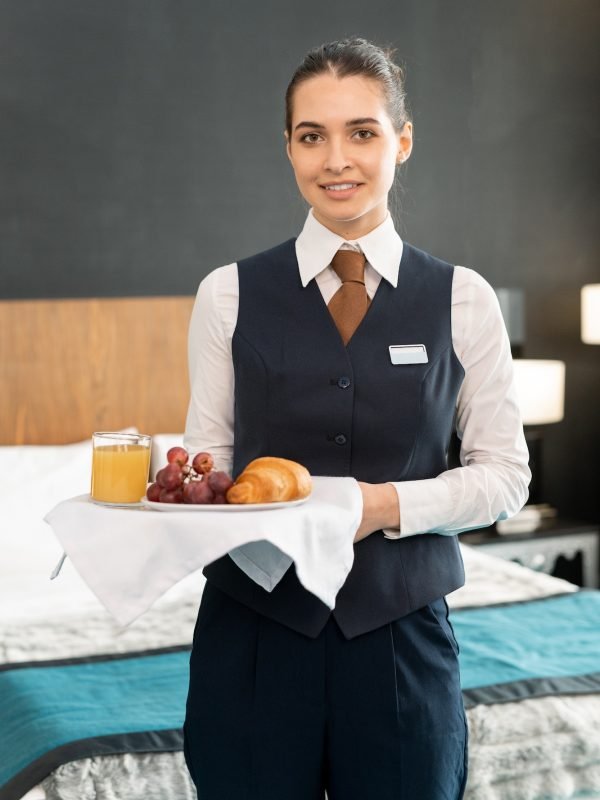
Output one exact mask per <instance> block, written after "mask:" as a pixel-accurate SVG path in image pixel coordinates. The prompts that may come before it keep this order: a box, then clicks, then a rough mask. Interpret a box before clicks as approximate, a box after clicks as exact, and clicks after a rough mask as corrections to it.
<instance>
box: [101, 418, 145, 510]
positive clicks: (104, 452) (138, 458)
mask: <svg viewBox="0 0 600 800" xmlns="http://www.w3.org/2000/svg"><path fill="white" fill-rule="evenodd" d="M151 442H152V437H151V436H148V435H146V434H144V433H118V432H110V431H101V432H98V433H94V434H93V435H92V444H93V452H92V490H91V495H92V500H93V501H94V502H95V503H101V504H102V505H109V506H127V505H133V504H139V502H140V500H141V498H142V496H143V495H144V494H145V493H146V487H147V485H148V472H149V470H150V444H151Z"/></svg>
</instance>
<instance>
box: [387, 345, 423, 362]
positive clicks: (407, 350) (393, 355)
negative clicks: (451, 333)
mask: <svg viewBox="0 0 600 800" xmlns="http://www.w3.org/2000/svg"><path fill="white" fill-rule="evenodd" d="M389 349H390V360H391V362H392V364H427V362H428V361H429V359H428V358H427V348H426V347H425V345H424V344H391V345H390V348H389Z"/></svg>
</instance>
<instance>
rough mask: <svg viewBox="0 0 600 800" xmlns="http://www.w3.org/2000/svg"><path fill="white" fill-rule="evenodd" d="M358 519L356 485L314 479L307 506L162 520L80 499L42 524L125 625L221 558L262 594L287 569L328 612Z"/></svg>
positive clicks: (161, 514) (348, 563)
mask: <svg viewBox="0 0 600 800" xmlns="http://www.w3.org/2000/svg"><path fill="white" fill-rule="evenodd" d="M361 517H362V494H361V491H360V488H359V486H358V484H357V482H356V481H355V480H354V478H333V477H325V476H314V477H313V491H312V494H311V496H310V497H309V498H308V500H307V501H306V502H305V503H303V504H301V505H297V506H290V507H287V508H273V509H269V510H265V511H258V510H257V511H252V510H248V511H246V510H243V511H237V510H236V511H220V510H212V509H211V510H202V511H193V510H190V511H178V512H168V511H154V510H150V509H147V508H131V509H127V508H110V507H107V506H100V505H97V504H96V503H93V502H92V501H91V500H90V498H89V496H88V495H81V496H79V497H73V498H71V499H69V500H65V501H64V502H62V503H59V504H58V505H57V506H56V507H55V508H53V509H52V511H50V512H49V513H48V514H47V515H46V517H45V520H46V522H47V523H48V524H49V525H50V526H51V528H52V530H53V531H54V533H55V535H56V536H57V538H58V540H59V541H60V543H61V544H62V546H63V549H64V551H65V553H66V554H67V555H68V556H69V558H70V559H71V561H72V562H73V565H74V567H75V569H76V570H77V571H78V572H79V574H80V575H81V577H82V578H83V580H84V581H85V582H86V583H87V585H88V586H89V588H90V589H91V590H92V591H93V592H94V594H95V595H96V596H97V597H98V599H99V600H100V602H101V603H102V604H103V605H104V606H105V608H106V609H107V610H108V611H109V613H110V614H111V615H112V616H113V617H115V619H116V620H117V621H118V622H119V623H120V624H121V625H128V624H129V623H131V622H133V620H135V619H136V618H137V617H139V616H140V615H141V614H143V613H144V611H147V610H148V608H150V606H151V605H152V604H153V603H154V602H155V601H156V600H157V599H158V598H159V597H160V596H161V595H163V594H164V593H165V592H166V591H167V589H169V588H170V587H171V586H173V585H174V584H176V583H178V582H179V581H180V580H182V579H183V578H185V577H186V575H189V574H190V573H191V572H195V571H196V570H198V569H201V568H202V567H204V566H206V564H210V563H211V562H212V561H215V560H216V559H218V558H220V557H221V556H223V555H225V554H226V553H231V555H232V557H233V558H234V561H236V563H237V564H239V565H240V566H242V565H243V566H242V568H243V569H244V571H246V572H247V574H250V575H251V577H253V579H254V580H256V581H257V582H258V583H259V584H260V585H261V586H263V588H265V589H266V590H267V591H271V590H272V589H273V588H274V586H276V585H277V583H278V582H279V580H281V578H282V577H283V575H284V574H285V572H286V571H287V569H288V568H289V567H290V565H291V564H292V562H293V563H294V564H295V566H296V572H297V575H298V580H299V581H300V583H301V584H302V585H303V586H304V587H305V589H307V590H308V591H309V592H312V593H313V594H314V595H316V597H318V598H319V599H320V600H321V601H322V602H323V603H325V604H326V605H327V606H328V607H329V608H334V607H335V598H336V595H337V593H338V591H339V590H340V589H341V587H342V586H343V584H344V581H345V580H346V577H347V576H348V573H349V572H350V569H351V567H352V563H353V561H354V546H353V540H354V535H355V533H356V531H357V529H358V526H359V525H360V521H361Z"/></svg>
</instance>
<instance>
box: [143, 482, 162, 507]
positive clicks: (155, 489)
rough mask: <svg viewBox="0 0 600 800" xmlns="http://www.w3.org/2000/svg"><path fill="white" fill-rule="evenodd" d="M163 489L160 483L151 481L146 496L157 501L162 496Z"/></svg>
mask: <svg viewBox="0 0 600 800" xmlns="http://www.w3.org/2000/svg"><path fill="white" fill-rule="evenodd" d="M161 491H162V489H161V488H160V486H159V485H158V483H151V484H150V486H149V487H148V488H147V489H146V497H147V498H148V500H152V501H153V502H154V503H156V502H157V501H158V499H159V497H160V493H161Z"/></svg>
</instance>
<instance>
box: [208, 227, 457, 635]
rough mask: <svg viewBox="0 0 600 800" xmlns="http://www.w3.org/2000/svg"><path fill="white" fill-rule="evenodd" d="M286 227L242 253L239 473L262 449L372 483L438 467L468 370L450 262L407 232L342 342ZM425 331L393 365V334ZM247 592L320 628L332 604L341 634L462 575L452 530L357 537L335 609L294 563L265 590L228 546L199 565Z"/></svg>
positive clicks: (392, 615) (231, 589)
mask: <svg viewBox="0 0 600 800" xmlns="http://www.w3.org/2000/svg"><path fill="white" fill-rule="evenodd" d="M294 242H295V240H294V239H290V240H289V241H287V242H284V243H283V244H281V245H278V246H277V247H274V248H272V249H271V250H268V251H266V252H263V253H259V254H258V255H255V256H252V257H251V258H247V259H244V260H243V261H240V262H239V264H238V274H239V291H240V299H239V312H238V320H237V326H236V329H235V333H234V336H233V342H232V352H233V366H234V372H235V419H234V433H235V440H234V460H233V475H234V477H236V476H237V475H239V473H240V472H241V471H242V469H243V468H244V467H245V465H246V464H248V463H249V462H250V461H251V460H252V459H254V458H257V457H259V456H264V455H270V456H280V457H283V458H290V459H293V460H294V461H299V462H300V463H301V464H304V465H305V466H306V467H307V468H308V469H309V471H310V472H311V473H312V474H313V475H339V476H353V477H354V478H356V479H357V480H361V481H367V482H369V483H383V482H385V481H406V480H419V479H423V478H432V477H435V476H437V475H439V474H440V473H441V472H443V471H445V470H446V469H447V468H448V467H447V453H448V444H449V441H450V436H451V433H452V429H453V422H454V410H455V404H456V397H457V394H458V390H459V388H460V385H461V383H462V379H463V376H464V370H463V367H462V365H461V364H460V362H459V361H458V358H457V357H456V354H455V353H454V349H453V347H452V330H451V316H450V315H451V302H452V277H453V267H452V265H450V264H447V263H446V262H444V261H440V260H439V259H436V258H434V257H433V256H430V255H428V254H427V253H425V252H423V251H421V250H417V249H416V248H415V247H412V246H411V245H408V244H406V243H405V244H404V248H403V253H402V260H401V262H400V270H399V276H398V286H397V288H395V289H394V287H393V286H391V284H389V283H388V282H387V281H386V280H385V279H382V280H381V282H380V284H379V287H378V288H377V291H376V293H375V296H374V297H373V300H372V302H371V304H370V306H369V309H368V311H367V314H366V315H365V317H364V319H363V320H362V322H361V324H360V326H359V327H358V329H357V330H356V332H355V333H354V335H353V337H352V338H351V339H350V341H349V342H348V345H347V346H346V347H345V346H344V344H343V342H342V339H341V337H340V335H339V333H338V331H337V328H336V327H335V324H334V322H333V319H332V317H331V315H330V313H329V311H328V309H327V306H326V304H325V302H324V301H323V298H322V295H321V293H320V290H319V287H318V286H317V284H316V282H315V281H314V280H311V281H310V282H309V283H308V285H307V286H306V287H303V286H302V283H301V280H300V274H299V269H298V262H297V259H296V252H295V244H294ZM399 344H425V346H426V348H427V354H428V358H429V360H428V363H426V364H403V365H393V364H392V363H391V360H390V355H389V350H388V347H389V345H399ZM204 575H205V576H206V578H207V580H208V581H210V582H211V583H213V584H214V585H216V586H217V587H219V588H220V589H221V590H223V591H224V592H226V593H227V594H229V595H230V596H232V597H234V598H235V599H237V600H239V601H240V602H241V603H244V604H245V605H247V606H249V607H250V608H252V609H254V610H255V611H258V612H259V613H261V614H263V615H265V616H267V617H270V618H271V619H274V620H276V621H278V622H280V623H282V624H284V625H287V626H288V627H290V628H293V629H294V630H297V631H299V632H301V633H303V634H305V635H307V636H310V637H316V636H317V635H318V634H319V632H320V631H321V630H322V628H323V627H324V625H325V623H326V622H327V620H328V618H329V616H330V614H331V613H333V615H334V617H335V619H336V622H337V623H338V625H339V626H340V628H341V630H342V632H343V634H344V636H346V638H352V637H354V636H358V635H359V634H361V633H366V632H367V631H370V630H374V629H375V628H378V627H380V626H381V625H384V624H386V623H388V622H391V621H392V620H395V619H398V618H399V617H402V616H404V615H405V614H408V613H410V612H411V611H413V610H415V609H417V608H420V607H422V606H424V605H426V604H427V603H429V602H431V601H433V600H434V599H436V598H439V597H441V596H442V595H445V594H448V593H449V592H451V591H454V589H457V588H458V587H460V586H462V585H463V583H464V569H463V564H462V558H461V555H460V550H459V547H458V541H457V539H456V537H455V536H443V535H438V534H419V535H416V536H411V537H408V538H406V539H402V538H400V539H397V540H391V539H386V538H385V537H384V535H383V533H381V532H376V533H373V534H371V535H370V536H368V537H367V538H366V539H363V540H361V541H360V542H358V543H356V544H355V545H354V564H353V566H352V570H351V572H350V574H349V575H348V578H347V579H346V582H345V583H344V585H343V586H342V588H341V590H340V592H339V594H338V596H337V599H336V606H335V609H334V610H333V612H331V611H330V610H329V608H327V606H326V605H325V604H324V603H322V602H321V601H320V600H318V599H317V598H316V597H315V596H314V595H312V594H310V592H308V591H307V590H306V589H304V587H303V586H302V585H301V584H300V582H299V581H298V578H297V577H296V572H295V569H294V567H293V566H292V567H290V569H288V571H287V572H286V574H285V575H284V577H283V578H282V579H281V581H280V582H279V584H278V585H277V586H276V587H275V588H274V589H273V591H272V592H267V591H266V590H265V589H263V588H262V587H261V586H259V585H258V584H256V583H255V582H254V581H253V580H251V579H250V578H249V577H248V576H247V575H246V574H245V573H244V572H243V571H242V570H241V569H239V568H238V566H237V565H236V564H235V563H234V562H233V560H232V559H231V558H229V556H224V557H223V558H220V559H218V560H217V561H215V562H213V563H212V564H209V565H208V566H207V567H206V568H205V569H204Z"/></svg>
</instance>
